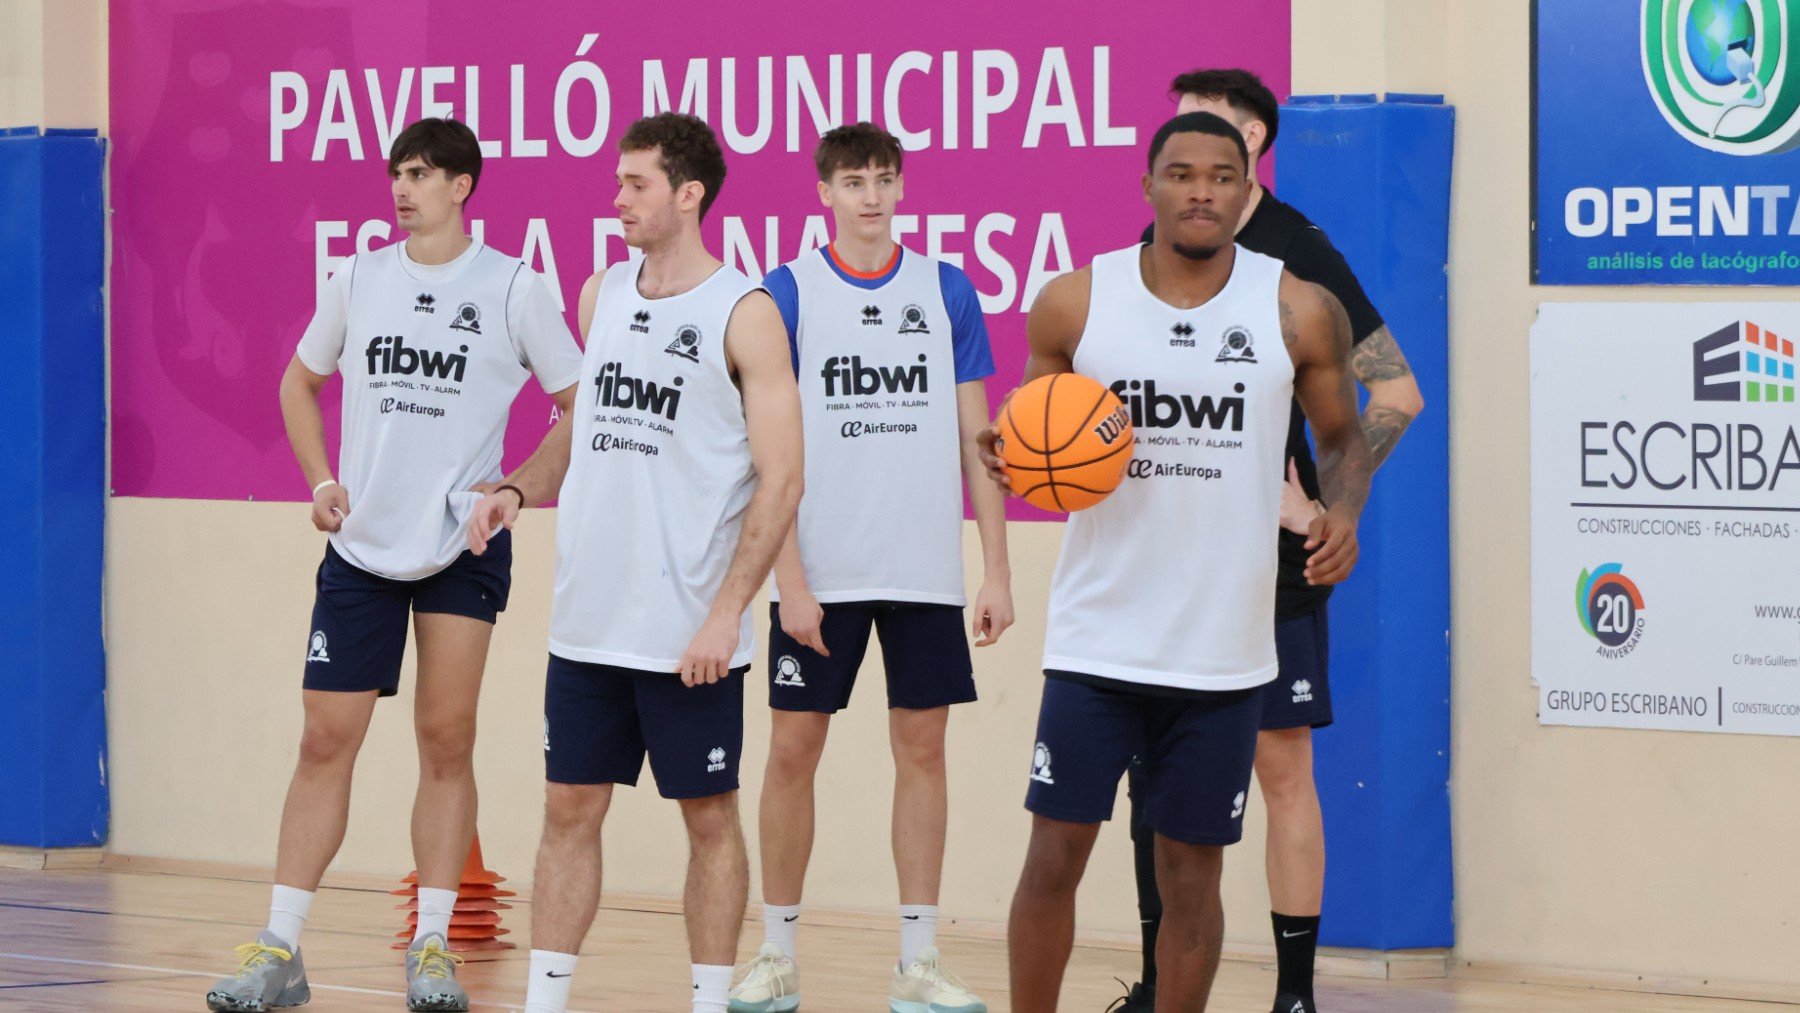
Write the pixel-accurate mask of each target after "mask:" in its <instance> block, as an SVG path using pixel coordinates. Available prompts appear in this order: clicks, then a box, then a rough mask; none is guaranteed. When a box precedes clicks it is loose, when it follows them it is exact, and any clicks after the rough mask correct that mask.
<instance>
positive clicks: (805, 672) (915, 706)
mask: <svg viewBox="0 0 1800 1013" xmlns="http://www.w3.org/2000/svg"><path fill="white" fill-rule="evenodd" d="M822 607H823V608H824V610H825V619H824V621H823V622H822V623H821V624H820V626H819V632H820V633H821V634H822V635H823V636H824V637H825V649H826V650H828V651H830V652H831V656H830V657H825V656H822V655H820V654H819V653H818V652H816V651H814V650H813V649H812V648H810V647H807V646H805V645H803V644H801V643H800V642H799V641H797V640H795V639H794V638H793V637H790V636H788V635H787V634H786V633H783V632H782V630H781V606H780V605H779V604H778V603H775V602H770V603H769V706H770V707H773V708H775V709H776V710H783V711H811V712H814V713H818V714H835V713H837V712H838V711H841V710H843V709H844V708H845V707H847V706H849V704H850V691H851V690H852V689H854V688H855V687H856V672H857V670H858V669H860V668H861V667H862V663H863V655H864V654H866V653H867V652H868V650H869V630H870V629H871V628H872V629H874V631H875V634H876V635H877V636H879V637H880V638H881V659H882V662H883V663H884V664H885V665H886V667H887V698H888V707H889V708H895V707H899V708H903V709H905V710H930V709H931V708H933V707H947V706H949V705H950V704H956V703H968V702H970V701H971V700H974V699H975V666H974V664H973V662H971V661H970V658H969V640H968V637H967V636H965V635H964V633H963V610H962V609H961V608H960V607H958V606H955V605H930V604H918V603H912V602H830V603H828V604H825V605H824V606H822Z"/></svg>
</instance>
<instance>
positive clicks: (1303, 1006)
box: [1274, 992, 1319, 1013]
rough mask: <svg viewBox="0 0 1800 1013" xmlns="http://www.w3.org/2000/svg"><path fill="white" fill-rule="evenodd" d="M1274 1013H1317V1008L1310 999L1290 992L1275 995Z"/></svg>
mask: <svg viewBox="0 0 1800 1013" xmlns="http://www.w3.org/2000/svg"><path fill="white" fill-rule="evenodd" d="M1274 1013H1319V1008H1318V1007H1317V1006H1314V1005H1313V1004H1312V1000H1310V999H1305V998H1302V997H1300V996H1297V995H1295V994H1294V993H1292V992H1278V993H1276V995H1275V1007H1274Z"/></svg>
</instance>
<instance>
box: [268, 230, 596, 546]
mask: <svg viewBox="0 0 1800 1013" xmlns="http://www.w3.org/2000/svg"><path fill="white" fill-rule="evenodd" d="M294 351H295V354H296V355H298V356H299V358H300V362H301V364H302V365H304V366H306V368H307V369H310V370H312V371H313V372H315V373H319V374H321V375H326V376H329V375H330V374H332V373H336V372H342V373H343V374H344V422H343V438H342V441H341V444H340V447H339V450H338V472H337V480H338V481H339V482H340V483H342V484H343V486H344V491H345V492H346V493H348V494H349V497H350V515H349V516H348V517H346V518H345V519H344V526H343V528H342V529H341V530H339V531H336V532H334V533H333V534H332V535H331V544H332V546H333V547H334V548H336V549H337V552H338V555H340V556H342V557H343V558H344V559H345V561H347V562H349V563H350V564H351V565H353V566H356V567H358V568H360V569H363V570H367V571H368V572H370V573H374V574H379V575H380V576H383V577H391V578H394V579H396V580H417V579H419V578H422V577H429V576H430V575H432V574H434V573H436V572H437V571H439V570H442V569H443V568H444V567H446V566H449V565H450V564H451V562H453V561H454V560H455V559H456V557H457V556H458V555H459V554H460V553H461V552H462V551H463V549H464V548H465V547H466V543H465V541H464V535H463V524H464V522H465V521H467V520H468V518H469V514H470V512H471V511H472V510H473V509H474V507H475V502H476V501H477V500H479V499H480V498H481V497H480V495H479V494H478V493H474V492H471V491H469V490H470V487H471V486H473V485H475V484H476V483H478V482H492V481H496V480H498V479H499V478H500V452H501V446H502V442H503V441H504V439H505V436H506V420H507V416H508V414H509V413H510V411H511V408H512V403H513V398H514V397H516V396H517V395H518V393H519V388H520V387H521V386H522V385H523V384H524V383H525V377H526V376H528V375H532V374H535V375H536V376H537V378H538V382H539V383H540V384H541V385H542V386H543V388H544V390H545V391H546V392H549V393H555V392H556V391H560V390H562V389H563V388H565V387H567V386H569V385H570V384H572V383H574V382H575V380H576V379H577V378H578V377H579V375H580V372H581V349H580V348H579V347H577V346H576V344H575V339H574V337H573V336H572V335H571V334H570V333H569V327H568V325H567V324H566V323H564V322H563V318H562V313H561V311H559V310H558V309H557V308H556V303H555V302H554V301H553V300H552V298H551V295H550V290H549V289H548V288H547V287H545V285H544V283H543V280H542V279H541V278H539V277H538V275H537V273H536V272H534V271H532V270H531V269H530V268H528V267H526V266H525V265H524V264H522V263H520V262H519V261H518V260H517V259H516V258H513V257H509V256H506V255H505V254H503V253H499V252H498V251H496V250H493V249H491V248H490V247H487V246H484V245H482V244H481V243H471V244H469V248H468V249H467V250H465V251H463V253H462V255H461V256H459V257H457V258H456V259H455V260H453V261H451V262H450V263H448V264H438V265H426V264H418V263H415V262H414V261H413V260H412V259H411V258H410V257H408V256H407V255H406V244H405V243H403V242H401V243H394V244H393V245H391V246H386V247H383V248H382V249H379V250H375V251H373V252H370V253H366V254H361V255H359V256H355V257H351V258H349V259H348V260H346V261H344V263H343V264H342V265H341V266H340V267H339V268H338V270H337V273H336V274H334V275H332V277H331V280H330V281H329V282H327V283H326V286H325V293H324V296H323V297H322V298H321V299H320V300H319V307H318V311H317V312H316V313H315V314H314V316H313V319H312V323H310V324H309V325H307V328H306V333H305V334H304V335H303V336H302V337H301V338H300V344H299V347H298V348H296V349H295V350H294Z"/></svg>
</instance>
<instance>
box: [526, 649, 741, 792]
mask: <svg viewBox="0 0 1800 1013" xmlns="http://www.w3.org/2000/svg"><path fill="white" fill-rule="evenodd" d="M749 671H750V666H749V665H745V666H744V667H742V668H734V669H732V670H731V675H730V676H728V677H726V678H724V679H720V680H719V681H718V682H714V683H701V684H700V685H698V686H684V685H682V682H681V676H679V675H676V674H674V673H673V672H645V671H641V670H639V669H635V668H619V667H617V666H614V665H595V664H590V663H588V662H585V661H570V660H569V659H567V658H559V657H557V656H556V655H554V654H552V655H551V656H550V673H549V677H548V678H547V680H546V681H545V683H544V779H545V780H547V781H554V782H555V783H557V784H629V785H634V786H635V785H636V784H637V780H638V773H639V772H640V771H642V770H643V769H644V754H645V753H649V754H650V772H651V773H652V774H654V775H656V788H657V791H659V792H661V793H662V797H663V798H707V797H709V796H712V795H723V794H725V793H726V792H728V791H736V790H737V787H738V760H739V759H740V757H741V756H742V754H743V751H744V676H745V674H746V673H748V672H749Z"/></svg>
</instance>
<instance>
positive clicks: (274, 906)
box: [269, 884, 313, 950]
mask: <svg viewBox="0 0 1800 1013" xmlns="http://www.w3.org/2000/svg"><path fill="white" fill-rule="evenodd" d="M312 902H313V892H312V891H311V890H296V889H294V888H293V887H291V886H281V885H279V884H278V885H277V886H276V887H275V892H274V893H273V894H272V895H271V896H270V897H269V934H270V935H272V936H275V937H276V938H277V939H280V940H281V941H282V942H284V943H286V944H288V945H289V946H292V947H293V948H294V949H296V950H297V949H299V948H300V930H301V929H302V928H305V927H306V912H308V911H309V910H311V909H312Z"/></svg>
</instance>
